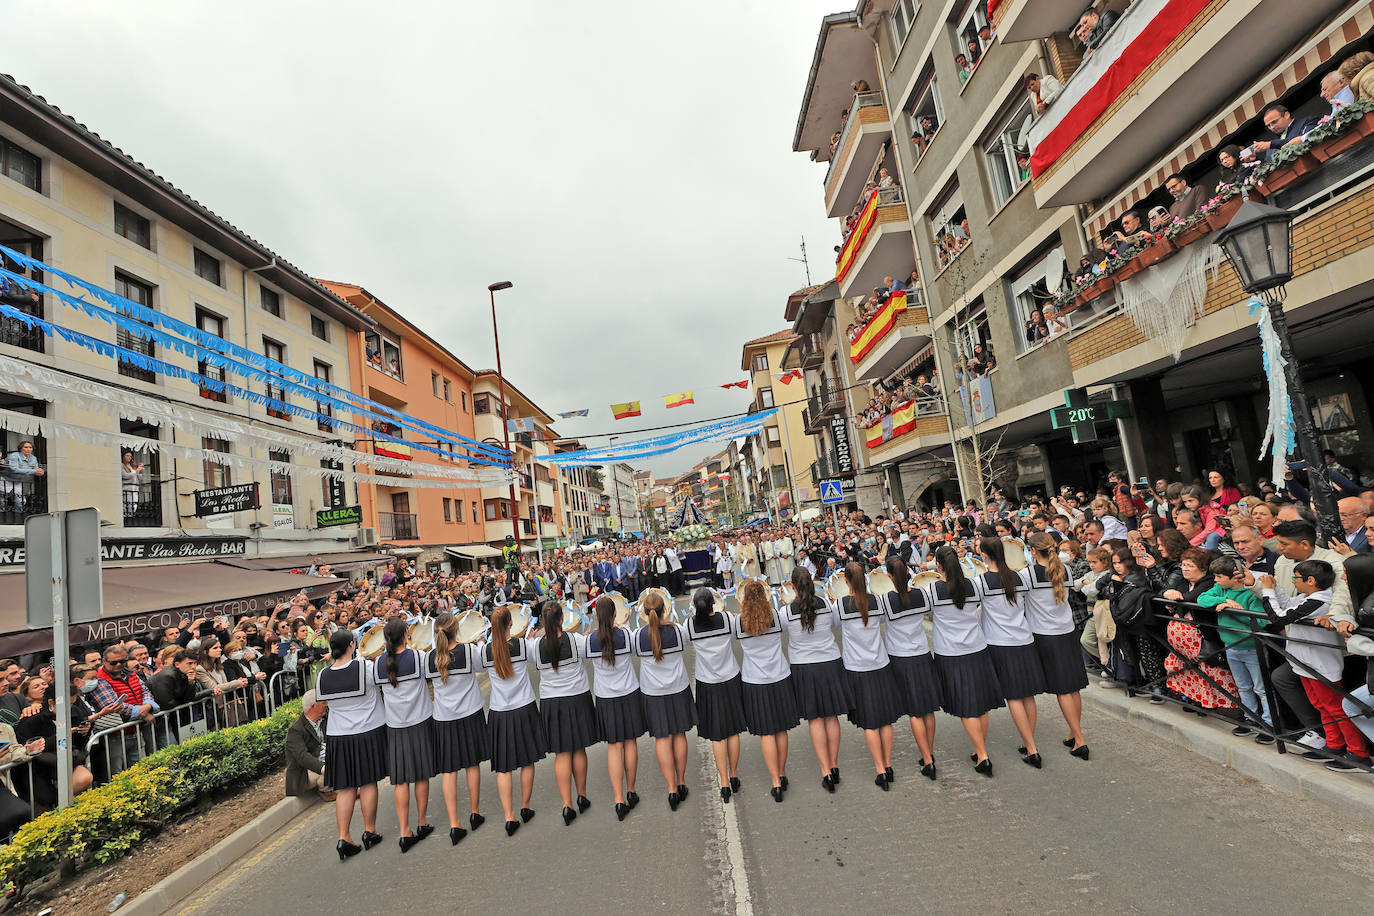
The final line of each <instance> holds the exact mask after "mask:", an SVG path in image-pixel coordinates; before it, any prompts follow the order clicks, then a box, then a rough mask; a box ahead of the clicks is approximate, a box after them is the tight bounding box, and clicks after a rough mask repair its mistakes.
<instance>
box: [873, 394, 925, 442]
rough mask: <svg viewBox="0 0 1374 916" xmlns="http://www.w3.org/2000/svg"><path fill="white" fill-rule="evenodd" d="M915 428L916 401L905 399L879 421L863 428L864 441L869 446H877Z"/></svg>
mask: <svg viewBox="0 0 1374 916" xmlns="http://www.w3.org/2000/svg"><path fill="white" fill-rule="evenodd" d="M915 428H916V402H915V401H907V402H906V403H905V404H903V405H901V406H900V407H898V408H897V409H896V410H894V411H892V413H890V414H888V415H887V416H885V417H883V420H882V422H881V423H875V424H873V425H872V426H870V427H869V428H868V429H867V430H865V431H864V432H865V438H864V441H865V442H866V443H867V444H868V447H869V448H877V447H878V446H880V445H882V444H883V443H884V442H891V441H892V440H893V439H896V438H897V437H898V436H901V435H904V434H906V433H909V432H911V431H912V430H913V429H915Z"/></svg>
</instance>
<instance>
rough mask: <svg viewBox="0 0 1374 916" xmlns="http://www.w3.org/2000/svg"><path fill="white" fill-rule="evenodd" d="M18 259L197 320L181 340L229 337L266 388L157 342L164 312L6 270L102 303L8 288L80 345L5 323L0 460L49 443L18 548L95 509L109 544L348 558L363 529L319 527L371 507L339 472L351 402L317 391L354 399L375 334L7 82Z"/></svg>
mask: <svg viewBox="0 0 1374 916" xmlns="http://www.w3.org/2000/svg"><path fill="white" fill-rule="evenodd" d="M0 244H3V245H5V246H6V247H8V248H9V249H11V250H13V251H15V252H18V253H19V254H21V255H24V256H27V257H29V258H32V259H34V261H35V262H38V263H40V264H46V265H50V266H51V267H52V268H55V269H59V270H61V271H63V272H65V273H67V274H70V275H74V276H75V277H76V278H79V279H80V280H82V281H86V282H89V283H91V284H94V285H96V286H98V287H102V288H103V289H105V290H109V291H112V292H113V293H115V294H117V295H118V296H120V297H123V300H129V301H131V302H132V303H134V304H135V305H136V306H138V307H143V308H146V309H150V310H152V311H153V312H156V313H157V314H158V315H159V316H166V318H167V319H168V320H175V321H176V322H180V323H181V324H180V326H179V327H180V328H181V330H180V331H177V332H176V333H175V334H174V336H179V337H181V338H182V339H183V340H187V341H195V340H203V339H209V338H219V339H221V340H223V341H225V342H227V343H228V344H232V345H234V346H236V347H238V348H240V349H239V351H238V353H239V355H238V356H233V357H231V359H233V360H235V361H236V362H238V363H240V364H243V363H248V364H252V365H255V366H257V367H265V369H266V380H265V381H264V380H263V379H262V378H261V377H259V378H251V377H247V376H244V375H242V374H240V372H238V371H236V370H235V368H234V367H232V366H229V365H226V364H224V363H221V362H219V361H218V360H217V359H207V358H205V357H203V356H201V357H199V358H198V356H197V355H194V354H195V351H194V350H193V351H191V352H192V354H193V355H188V354H187V352H184V351H182V350H179V349H177V348H176V347H175V346H173V345H169V344H167V343H166V342H165V341H166V338H165V337H158V336H157V335H159V334H162V333H164V332H166V333H172V332H170V331H169V330H168V327H169V326H168V325H167V324H165V323H161V322H159V323H158V324H157V325H156V326H155V325H154V322H153V321H151V320H147V315H148V314H149V313H138V317H137V320H135V317H134V315H135V313H134V312H133V311H131V310H132V309H134V306H121V305H119V304H118V303H119V302H121V301H123V300H113V301H103V300H98V299H97V298H96V297H95V296H94V295H92V294H89V293H88V292H87V291H85V290H82V289H79V288H74V287H72V286H69V285H68V284H67V283H66V281H64V280H63V279H61V278H60V277H58V276H57V275H56V274H54V273H53V272H51V271H45V270H43V269H41V267H34V266H33V265H32V264H30V265H28V266H25V265H24V264H23V263H21V262H20V261H19V260H17V259H15V258H13V257H10V256H6V257H4V258H3V262H4V267H5V268H6V269H9V270H11V271H14V272H16V273H21V274H25V275H27V276H29V277H30V278H31V279H33V280H36V281H39V282H42V283H44V284H46V285H48V286H50V287H52V288H53V289H55V290H58V291H60V292H64V293H70V294H72V295H73V296H82V297H84V298H85V299H86V300H87V302H88V303H89V304H88V305H87V306H79V307H78V306H77V305H75V304H74V303H73V302H71V301H70V300H64V299H63V298H62V297H60V296H59V295H57V294H55V293H52V292H31V291H29V290H25V289H23V288H22V287H21V286H20V284H18V283H17V282H14V281H11V282H9V283H8V284H7V290H6V293H5V296H4V304H5V306H6V307H7V308H10V309H13V310H15V312H18V313H23V314H24V315H27V316H32V317H33V318H36V319H39V320H41V321H45V322H50V323H51V324H52V325H54V326H57V327H60V328H63V329H66V330H68V331H70V332H75V333H76V334H78V335H82V337H80V338H73V337H72V336H70V335H68V336H66V337H63V336H56V335H52V336H50V335H49V334H47V333H45V332H44V330H43V329H42V328H41V327H40V326H38V325H36V324H33V323H26V322H25V320H24V319H23V318H20V317H18V316H17V315H16V314H15V313H13V312H12V313H10V314H9V315H8V316H6V317H0V358H3V360H4V362H3V363H2V364H0V408H2V409H3V413H0V449H3V452H4V454H5V455H7V456H8V455H11V454H14V453H17V452H19V451H21V446H22V444H23V443H25V442H31V443H32V455H33V458H34V459H35V460H36V462H37V464H38V466H39V467H40V469H41V470H42V471H43V473H42V474H41V475H38V474H25V475H19V474H17V473H15V472H14V471H13V469H12V468H6V470H5V471H4V472H3V478H4V479H3V480H0V536H3V537H5V538H15V537H22V530H21V528H20V526H22V524H23V522H24V519H25V518H26V517H27V516H29V515H32V514H36V513H42V512H47V511H51V510H63V509H69V508H78V507H84V506H95V507H96V508H98V509H99V510H100V514H101V519H102V525H104V526H105V532H106V535H107V539H108V540H111V541H115V540H120V539H122V538H135V537H136V538H140V539H144V540H147V539H149V538H174V537H185V536H202V535H204V536H207V537H208V536H211V535H213V536H214V537H215V538H217V539H218V540H216V541H215V543H217V544H220V545H221V546H223V547H224V550H223V551H212V550H210V549H209V548H210V546H213V545H211V544H209V542H207V544H206V545H202V546H203V547H205V549H206V551H207V552H206V553H203V554H200V555H202V556H214V555H218V554H220V553H227V554H229V555H238V556H255V555H257V556H268V555H288V554H289V555H305V556H306V557H307V561H308V555H309V554H311V553H315V552H330V551H339V550H347V549H349V547H350V544H351V541H352V539H353V538H354V537H355V536H356V534H357V529H356V527H352V528H349V527H344V528H319V527H317V525H316V512H317V511H320V510H323V509H330V508H337V507H339V506H343V505H347V504H350V503H351V502H352V501H353V490H354V485H353V484H344V483H341V482H339V481H338V480H334V481H332V482H331V481H330V480H328V479H326V478H323V477H322V475H321V469H322V459H321V454H322V453H323V452H322V450H324V449H327V448H328V447H330V446H335V445H337V444H339V443H340V442H341V441H342V440H344V439H345V438H347V437H346V435H345V434H344V433H342V432H340V431H338V430H337V429H336V428H335V425H334V422H333V418H334V417H335V412H336V411H337V410H338V406H337V404H336V403H330V402H329V401H323V402H322V401H320V400H318V399H317V397H316V396H315V393H314V391H313V390H312V389H311V388H309V387H308V386H303V385H301V384H300V383H299V379H300V377H302V376H305V377H311V378H316V379H322V380H324V381H327V382H331V383H333V384H335V385H338V386H341V387H342V388H344V389H346V388H347V385H348V341H349V337H350V335H352V334H357V333H360V332H362V331H363V330H365V329H367V328H370V327H371V326H372V321H371V319H369V318H367V317H366V316H364V315H363V314H361V313H360V312H359V311H358V310H357V309H356V308H355V307H353V306H352V305H351V304H350V303H348V302H346V301H344V300H343V299H341V298H339V297H338V296H337V295H335V294H334V293H332V292H331V291H330V290H328V289H325V288H324V287H322V286H321V285H320V284H318V283H316V282H315V281H314V280H312V279H311V277H310V276H309V275H308V274H306V273H305V272H303V271H302V270H300V269H299V268H297V267H296V266H294V265H293V264H291V263H290V262H289V261H288V260H286V258H284V257H283V256H281V255H279V254H277V253H275V252H273V251H271V250H269V249H268V248H266V247H265V246H264V245H263V244H262V243H261V242H258V241H256V240H255V239H254V238H252V237H251V236H249V235H248V234H247V233H245V232H244V231H243V230H240V229H238V228H236V227H235V226H232V225H230V224H229V223H228V222H227V221H225V220H224V219H223V218H221V217H219V216H217V215H216V214H215V213H213V212H212V211H210V210H209V209H208V208H207V207H205V206H204V205H202V204H200V203H198V202H197V201H196V200H194V199H192V198H191V197H190V196H189V195H188V194H186V193H185V192H184V191H182V190H180V189H178V188H177V187H175V186H173V185H172V184H171V183H169V182H168V181H167V180H166V179H163V178H161V177H160V176H158V175H157V174H156V173H154V172H153V171H152V170H151V169H150V168H149V167H147V166H145V165H143V164H142V163H140V162H139V161H137V160H135V159H134V158H133V157H132V156H130V155H129V154H126V153H124V152H123V151H121V150H119V149H117V148H115V147H114V146H112V145H110V144H109V143H108V142H106V141H105V140H103V139H102V138H101V137H100V136H98V135H97V134H95V133H94V132H93V131H92V130H90V129H89V128H87V127H85V126H84V125H82V124H80V123H78V122H77V121H76V120H74V119H73V118H71V117H69V116H68V115H66V114H64V113H62V112H61V111H59V110H58V109H57V108H55V107H54V106H52V105H51V104H49V103H48V102H46V101H45V100H44V99H42V98H41V97H39V96H37V95H35V94H34V93H32V92H31V91H29V90H28V89H27V88H25V87H24V86H21V85H19V84H18V83H16V82H15V81H14V80H13V79H11V78H9V77H6V76H0ZM97 309H99V310H101V311H100V312H97V311H96V310H97ZM144 327H146V328H148V329H149V330H148V331H147V333H140V329H141V328H144ZM159 340H162V341H164V342H158V341H159ZM83 341H84V344H85V345H83ZM109 345H115V346H117V347H119V348H120V349H119V350H117V351H114V352H113V353H111V352H110V351H109V350H108V349H102V347H108V346H109ZM274 367H276V368H274ZM292 373H294V375H293V374H292ZM188 376H189V377H188ZM297 408H301V409H305V410H308V411H313V412H317V413H318V414H319V417H318V418H316V417H315V416H302V415H300V413H294V412H293V410H294V409H297ZM26 418H33V420H32V421H29V420H27V419H26ZM347 419H351V417H348V418H347ZM52 430H56V435H54V434H53V433H52V432H51V431H52ZM25 448H27V447H26V446H25ZM125 454H128V455H129V456H130V461H129V462H128V463H127V465H126V466H125V467H123V468H122V467H121V464H122V458H123V456H124V455H125ZM218 456H223V457H222V458H220V457H218ZM326 466H330V465H326ZM338 469H339V470H346V471H348V472H350V473H351V472H353V471H354V470H355V468H353V467H351V466H350V467H348V468H346V469H345V468H342V467H339V468H338ZM254 487H256V493H254V492H253V490H254ZM306 565H308V562H307V563H306Z"/></svg>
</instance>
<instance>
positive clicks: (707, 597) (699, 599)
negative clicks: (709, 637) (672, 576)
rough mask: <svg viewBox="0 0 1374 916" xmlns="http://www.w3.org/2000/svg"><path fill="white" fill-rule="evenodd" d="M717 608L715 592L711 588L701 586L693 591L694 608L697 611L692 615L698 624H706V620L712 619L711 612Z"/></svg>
mask: <svg viewBox="0 0 1374 916" xmlns="http://www.w3.org/2000/svg"><path fill="white" fill-rule="evenodd" d="M715 608H716V595H715V592H713V591H711V590H710V589H709V588H704V587H703V588H699V589H697V590H696V591H694V592H692V609H693V610H694V611H696V613H695V614H693V615H692V620H693V622H694V623H696V625H697V626H699V627H701V626H705V625H706V621H707V620H709V619H711V612H712V611H714V610H715Z"/></svg>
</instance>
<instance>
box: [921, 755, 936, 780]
mask: <svg viewBox="0 0 1374 916" xmlns="http://www.w3.org/2000/svg"><path fill="white" fill-rule="evenodd" d="M921 775H922V776H924V777H925V778H926V779H929V780H930V781H931V782H934V781H935V758H934V757H932V758H930V762H929V763H923V764H921Z"/></svg>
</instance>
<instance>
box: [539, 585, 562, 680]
mask: <svg viewBox="0 0 1374 916" xmlns="http://www.w3.org/2000/svg"><path fill="white" fill-rule="evenodd" d="M539 622H540V623H542V624H543V625H544V651H546V652H548V653H549V661H550V663H552V664H553V670H555V671H557V670H558V656H559V649H560V648H561V646H560V645H559V644H560V643H561V642H562V641H563V605H561V604H559V603H558V602H557V601H554V600H553V599H550V600H548V601H545V602H544V603H543V604H541V605H540V606H539Z"/></svg>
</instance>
